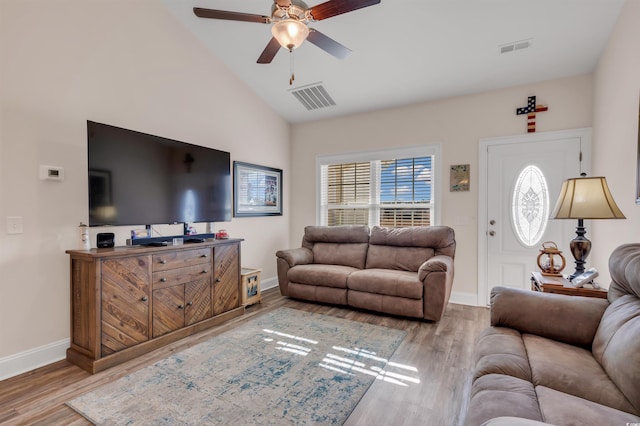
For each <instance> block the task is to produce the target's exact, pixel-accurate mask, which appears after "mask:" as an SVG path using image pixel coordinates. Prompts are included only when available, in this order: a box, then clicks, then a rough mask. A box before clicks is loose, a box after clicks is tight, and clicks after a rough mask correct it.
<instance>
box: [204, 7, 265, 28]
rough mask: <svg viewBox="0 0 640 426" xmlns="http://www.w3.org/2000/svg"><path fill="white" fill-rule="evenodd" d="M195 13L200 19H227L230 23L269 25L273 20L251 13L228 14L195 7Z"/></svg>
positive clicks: (222, 11)
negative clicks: (241, 22) (242, 22)
mask: <svg viewBox="0 0 640 426" xmlns="http://www.w3.org/2000/svg"><path fill="white" fill-rule="evenodd" d="M193 13H195V14H196V16H197V17H198V18H211V19H226V20H228V21H244V22H258V23H260V24H269V23H270V22H271V18H270V17H269V16H262V15H252V14H250V13H240V12H228V11H226V10H215V9H203V8H201V7H194V8H193Z"/></svg>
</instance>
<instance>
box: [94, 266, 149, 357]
mask: <svg viewBox="0 0 640 426" xmlns="http://www.w3.org/2000/svg"><path fill="white" fill-rule="evenodd" d="M150 261H151V258H150V256H136V257H126V258H120V259H106V260H103V261H102V262H101V276H102V282H101V286H102V306H101V314H102V315H101V330H102V331H101V333H102V336H101V350H102V356H106V355H109V354H112V353H114V352H117V351H120V350H122V349H126V348H128V347H131V346H135V345H137V344H138V343H141V342H144V341H147V340H149V303H150V301H149V291H150V282H151V266H150Z"/></svg>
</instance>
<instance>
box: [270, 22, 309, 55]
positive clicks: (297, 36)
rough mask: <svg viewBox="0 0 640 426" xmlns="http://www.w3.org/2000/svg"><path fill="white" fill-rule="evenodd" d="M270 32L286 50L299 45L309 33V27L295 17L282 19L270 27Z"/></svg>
mask: <svg viewBox="0 0 640 426" xmlns="http://www.w3.org/2000/svg"><path fill="white" fill-rule="evenodd" d="M271 34H273V36H274V37H275V38H276V40H278V43H280V46H282V47H284V48H285V49H288V50H293V49H296V48H297V47H299V46H300V45H301V44H302V43H303V42H304V41H305V40H306V38H307V36H308V35H309V27H307V26H306V25H305V24H304V23H303V22H300V21H298V20H296V19H291V18H289V19H284V20H282V21H279V22H276V23H275V24H273V27H271Z"/></svg>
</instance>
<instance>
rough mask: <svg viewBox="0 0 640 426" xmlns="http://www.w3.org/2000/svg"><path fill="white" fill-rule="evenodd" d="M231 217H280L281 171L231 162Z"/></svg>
mask: <svg viewBox="0 0 640 426" xmlns="http://www.w3.org/2000/svg"><path fill="white" fill-rule="evenodd" d="M233 216H234V217H246V216H282V170H281V169H274V168H271V167H265V166H258V165H255V164H249V163H242V162H240V161H234V162H233Z"/></svg>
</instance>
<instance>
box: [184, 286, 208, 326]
mask: <svg viewBox="0 0 640 426" xmlns="http://www.w3.org/2000/svg"><path fill="white" fill-rule="evenodd" d="M184 300H185V302H186V303H185V310H184V323H185V325H191V324H195V323H197V322H199V321H203V320H206V319H207V318H210V317H211V315H212V312H213V303H212V300H211V279H209V278H206V279H203V280H199V281H193V282H190V283H187V284H185V285H184Z"/></svg>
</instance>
